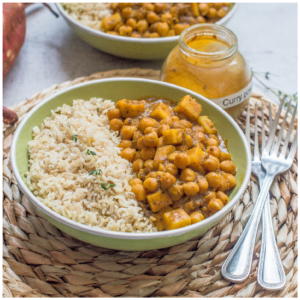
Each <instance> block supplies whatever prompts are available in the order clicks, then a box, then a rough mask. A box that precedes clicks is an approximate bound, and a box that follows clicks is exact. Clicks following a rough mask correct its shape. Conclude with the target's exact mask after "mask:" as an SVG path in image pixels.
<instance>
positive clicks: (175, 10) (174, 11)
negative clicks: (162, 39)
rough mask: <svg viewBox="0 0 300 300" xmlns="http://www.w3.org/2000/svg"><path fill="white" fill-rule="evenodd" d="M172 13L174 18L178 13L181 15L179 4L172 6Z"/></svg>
mask: <svg viewBox="0 0 300 300" xmlns="http://www.w3.org/2000/svg"><path fill="white" fill-rule="evenodd" d="M170 14H171V15H172V17H173V18H176V19H177V18H178V15H179V9H178V6H177V5H176V6H172V7H171V8H170Z"/></svg>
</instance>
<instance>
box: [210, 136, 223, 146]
mask: <svg viewBox="0 0 300 300" xmlns="http://www.w3.org/2000/svg"><path fill="white" fill-rule="evenodd" d="M209 138H211V139H214V140H216V141H217V143H218V145H219V144H220V140H219V139H218V137H217V136H216V135H214V134H210V135H209Z"/></svg>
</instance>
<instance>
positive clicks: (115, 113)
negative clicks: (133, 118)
mask: <svg viewBox="0 0 300 300" xmlns="http://www.w3.org/2000/svg"><path fill="white" fill-rule="evenodd" d="M107 117H108V120H109V121H111V120H112V119H120V118H121V113H120V110H119V109H117V108H114V109H110V110H109V111H108V112H107Z"/></svg>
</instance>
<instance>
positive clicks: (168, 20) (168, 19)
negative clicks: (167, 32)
mask: <svg viewBox="0 0 300 300" xmlns="http://www.w3.org/2000/svg"><path fill="white" fill-rule="evenodd" d="M161 21H162V22H165V23H167V24H168V25H169V26H172V25H173V16H172V15H171V14H170V13H169V12H166V13H164V14H163V15H162V16H161Z"/></svg>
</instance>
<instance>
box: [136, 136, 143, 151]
mask: <svg viewBox="0 0 300 300" xmlns="http://www.w3.org/2000/svg"><path fill="white" fill-rule="evenodd" d="M144 137H145V136H142V137H140V138H139V139H138V140H137V144H136V146H137V148H138V149H139V150H140V151H142V149H143V148H144V147H145V145H144Z"/></svg>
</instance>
